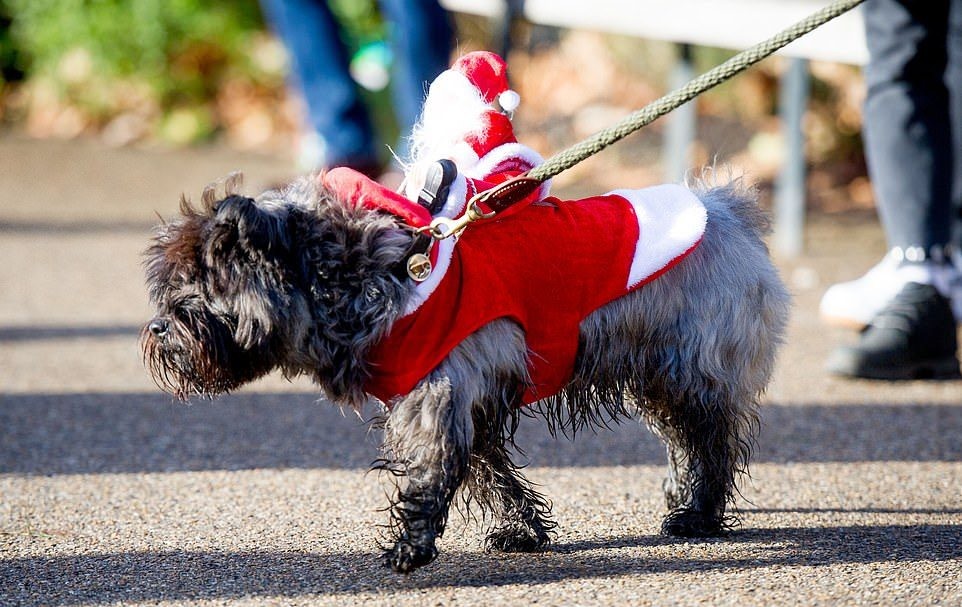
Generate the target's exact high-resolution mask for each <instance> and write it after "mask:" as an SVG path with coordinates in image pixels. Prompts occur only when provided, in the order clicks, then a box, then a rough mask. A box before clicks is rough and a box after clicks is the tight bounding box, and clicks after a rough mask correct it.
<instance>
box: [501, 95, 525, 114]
mask: <svg viewBox="0 0 962 607" xmlns="http://www.w3.org/2000/svg"><path fill="white" fill-rule="evenodd" d="M498 105H500V106H501V109H503V110H504V111H506V112H513V111H515V110H516V109H518V106H519V105H521V95H519V94H518V93H516V92H514V91H512V90H511V89H508V90H506V91H505V92H503V93H501V94H500V95H498Z"/></svg>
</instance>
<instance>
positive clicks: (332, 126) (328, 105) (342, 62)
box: [262, 0, 377, 174]
mask: <svg viewBox="0 0 962 607" xmlns="http://www.w3.org/2000/svg"><path fill="white" fill-rule="evenodd" d="M262 5H263V7H264V12H265V14H266V15H267V17H268V19H269V20H270V22H271V23H272V25H273V27H274V29H275V30H276V31H277V33H278V34H279V35H280V37H281V38H282V39H283V40H284V44H285V45H286V46H287V48H288V50H289V52H290V55H291V68H292V79H293V80H294V81H295V83H296V84H297V85H298V87H299V88H300V90H301V91H302V93H303V96H304V101H305V103H306V105H307V111H308V116H309V120H310V127H311V128H312V129H313V130H314V131H315V132H316V133H317V135H318V137H319V139H320V146H321V149H320V157H319V159H318V160H319V164H320V166H322V167H332V166H351V167H354V168H357V169H359V170H363V171H365V172H369V173H372V174H373V173H374V172H375V167H376V165H377V153H376V151H375V147H374V136H373V132H372V128H371V124H370V121H369V119H368V115H367V111H366V109H365V107H364V105H363V103H362V101H361V98H360V95H359V92H358V89H357V85H356V84H355V83H354V81H353V80H352V79H351V75H350V73H349V72H348V64H349V60H350V58H349V57H348V56H347V50H346V49H345V48H344V45H343V43H342V41H341V39H340V31H339V27H338V24H337V21H336V20H335V18H334V16H333V14H332V13H331V10H330V8H329V7H328V5H327V2H326V1H325V0H262Z"/></svg>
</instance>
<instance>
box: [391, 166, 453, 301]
mask: <svg viewBox="0 0 962 607" xmlns="http://www.w3.org/2000/svg"><path fill="white" fill-rule="evenodd" d="M467 204H468V180H467V179H466V178H465V177H464V175H458V176H457V178H456V179H455V180H454V181H453V182H452V183H451V189H450V190H448V198H447V200H445V202H444V206H443V207H441V210H440V211H438V216H444V217H450V218H452V219H453V218H455V217H459V216H460V215H461V214H462V213H464V208H465V207H466V206H467ZM457 242H458V237H457V236H452V237H450V238H445V239H443V240H439V241H437V242H436V243H435V245H434V246H436V247H437V259H436V260H435V264H434V268H433V269H432V270H431V275H430V276H428V279H427V280H425V281H424V282H419V283H417V285H415V287H414V296H413V297H411V299H410V300H409V301H408V304H407V307H405V308H404V314H402V316H407V315H408V314H413V313H414V312H416V311H417V309H418V308H420V307H421V305H422V304H424V302H425V301H427V299H428V297H431V294H432V293H434V290H435V289H437V288H438V285H439V284H441V280H442V279H443V278H444V275H445V274H447V273H448V268H449V267H450V266H451V257H452V255H454V247H455V245H456V244H457Z"/></svg>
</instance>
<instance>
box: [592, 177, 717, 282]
mask: <svg viewBox="0 0 962 607" xmlns="http://www.w3.org/2000/svg"><path fill="white" fill-rule="evenodd" d="M609 194H613V195H615V196H621V197H622V198H624V199H625V200H627V201H628V202H629V203H630V204H631V206H632V207H633V208H634V211H635V216H636V218H637V219H638V246H637V247H636V248H635V255H634V258H633V260H632V262H631V270H630V272H629V273H628V288H629V289H630V288H632V287H635V286H637V285H638V284H639V283H641V282H642V281H643V280H645V279H646V278H648V277H650V276H652V275H653V274H655V273H657V272H658V271H659V270H661V269H663V268H664V267H665V266H666V265H668V264H669V263H671V262H672V261H673V260H674V259H676V258H677V257H679V256H680V255H682V254H683V253H685V251H688V250H689V249H691V248H692V247H693V246H695V244H696V243H697V242H698V241H699V240H701V237H702V235H704V233H705V226H706V224H707V222H708V212H707V211H706V210H705V206H704V205H703V204H702V203H701V200H699V199H698V197H697V196H695V194H693V193H692V191H691V190H689V189H688V188H685V187H683V186H680V185H675V184H664V185H658V186H654V187H650V188H645V189H643V190H615V191H613V192H609Z"/></svg>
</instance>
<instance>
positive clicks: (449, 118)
mask: <svg viewBox="0 0 962 607" xmlns="http://www.w3.org/2000/svg"><path fill="white" fill-rule="evenodd" d="M490 110H491V108H490V106H489V105H488V104H487V103H486V102H485V101H484V99H483V98H482V97H481V93H480V91H478V89H477V87H475V86H474V85H473V84H471V82H470V81H469V80H468V79H467V78H466V77H465V76H464V74H462V73H460V72H457V71H454V70H445V71H444V72H442V73H441V74H440V75H439V76H438V77H437V78H435V80H434V82H432V83H431V88H430V89H429V90H428V96H427V98H426V99H425V100H424V107H423V109H422V110H421V117H420V119H419V120H418V123H417V124H416V125H415V126H414V129H413V130H412V133H411V163H412V164H417V163H419V162H426V161H430V162H433V161H435V160H438V159H439V158H449V157H451V156H452V153H453V151H454V148H455V147H456V146H457V145H458V144H459V143H462V142H463V141H464V139H465V137H466V136H467V135H468V134H469V133H474V132H478V131H480V130H481V129H482V128H483V127H484V122H483V120H482V116H483V115H484V113H485V112H488V111H490Z"/></svg>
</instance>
